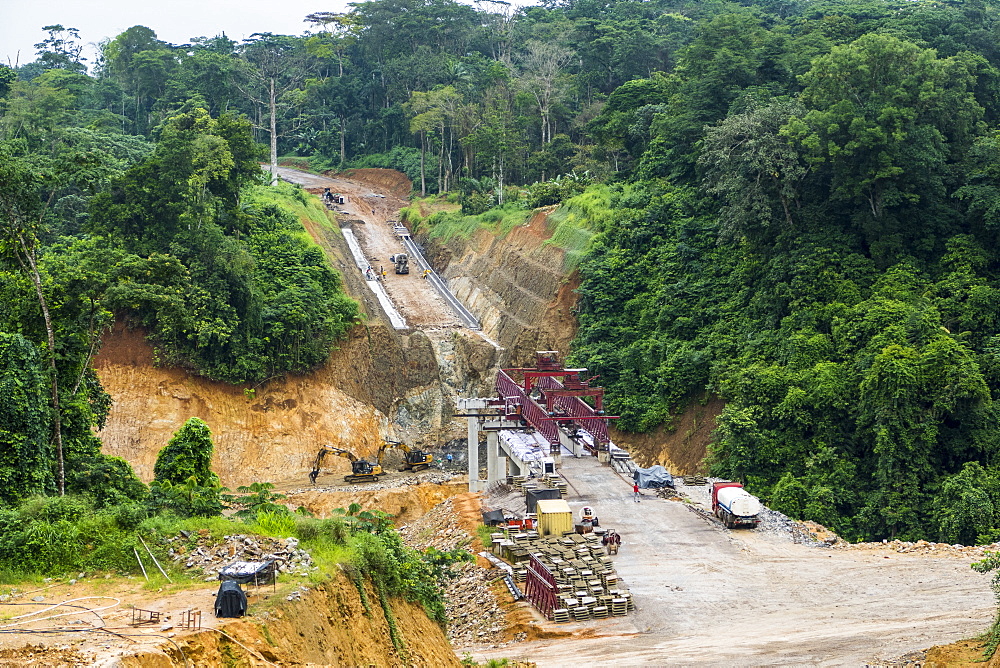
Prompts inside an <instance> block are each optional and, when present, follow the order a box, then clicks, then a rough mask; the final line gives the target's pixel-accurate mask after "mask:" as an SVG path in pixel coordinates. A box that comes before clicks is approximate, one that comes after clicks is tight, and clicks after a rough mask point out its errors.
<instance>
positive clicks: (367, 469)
mask: <svg viewBox="0 0 1000 668" xmlns="http://www.w3.org/2000/svg"><path fill="white" fill-rule="evenodd" d="M327 453H332V454H334V455H337V456H338V457H345V458H347V459H348V460H350V462H351V474H350V475H346V476H344V482H376V481H378V477H379V476H380V475H382V466H381V464H379V460H380V459H381V457H382V451H381V450H379V456H378V458H376V460H375V463H374V464H372V463H371V462H369V461H367V460H365V459H359V458H358V457H357V455H355V454H354V453H353V452H351V451H350V450H344V449H343V448H335V447H333V446H332V445H324V446H323V449H322V450H320V451H319V452H318V453H317V454H316V460H315V461H314V462H313V467H312V471H311V472H310V473H309V480H310V482H312V484H314V485H315V484H316V478H318V477H319V470H320V466H321V465H322V463H323V458H324V457H326V455H327Z"/></svg>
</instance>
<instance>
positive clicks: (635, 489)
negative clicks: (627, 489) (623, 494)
mask: <svg viewBox="0 0 1000 668" xmlns="http://www.w3.org/2000/svg"><path fill="white" fill-rule="evenodd" d="M632 495H633V498H635V502H636V503H639V497H640V496H641V495H640V494H639V483H637V482H636V483H632Z"/></svg>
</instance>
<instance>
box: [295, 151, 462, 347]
mask: <svg viewBox="0 0 1000 668" xmlns="http://www.w3.org/2000/svg"><path fill="white" fill-rule="evenodd" d="M279 174H280V176H281V178H282V179H284V180H286V181H290V182H292V183H298V184H299V185H301V186H302V187H304V188H305V189H306V190H308V191H309V192H313V193H316V194H321V193H322V192H323V190H324V188H330V191H331V192H333V193H337V194H340V195H343V196H344V197H345V198H346V202H345V204H343V205H338V206H337V209H338V210H339V211H342V212H343V213H340V214H338V216H337V218H338V221H339V223H340V225H341V227H348V228H350V229H351V230H352V231H353V232H354V234H355V236H356V237H357V239H358V243H359V244H360V245H361V249H362V250H363V251H364V253H365V257H366V258H367V260H368V263H369V264H370V265H371V266H372V269H373V270H374V271H375V272H376V274H379V273H381V271H382V270H385V276H384V278H383V279H382V281H383V284H384V285H385V290H386V293H388V295H389V298H390V299H392V302H393V305H394V306H395V307H396V309H397V310H398V311H399V312H400V314H402V316H403V317H404V318H405V319H406V324H407V326H409V327H410V328H413V329H422V330H424V331H428V330H434V329H441V328H449V329H453V328H458V327H461V322H460V321H459V320H458V318H457V317H456V316H455V314H454V313H453V312H452V310H451V309H450V308H449V307H448V305H447V304H446V303H445V301H444V300H443V299H442V298H441V296H440V295H439V294H438V293H437V292H436V291H435V290H434V288H433V287H432V286H431V285H430V284H429V283H428V282H427V281H425V280H423V278H422V273H421V267H420V266H419V265H417V264H416V263H415V262H413V261H412V258H411V262H410V273H409V274H396V273H395V272H394V271H393V267H392V263H391V262H389V256H391V255H395V254H396V253H402V252H404V251H405V249H404V248H403V244H402V242H401V241H400V240H399V238H398V237H397V236H396V235H395V234H394V233H393V230H392V223H391V222H390V221H392V222H395V221H397V220H398V216H399V209H400V208H401V207H404V206H406V205H407V204H408V202H407V201H406V200H405V199H404V197H405V196H406V195H408V194H409V182H408V181H405V177H402V175H401V174H400V173H399V172H394V171H392V170H387V169H362V170H353V171H351V172H350V173H349V175H350V178H349V179H345V178H340V177H331V176H319V175H316V174H308V173H306V172H300V171H298V170H295V169H288V168H285V167H282V168H279ZM400 177H402V179H403V181H405V183H404V182H402V181H400ZM309 232H310V234H312V235H313V237H314V238H315V239H316V241H317V242H318V243H320V245H323V239H322V235H321V234H320V233H318V231H316V230H309ZM344 271H351V272H357V274H358V275H359V277H360V276H361V272H360V270H359V269H357V267H355V266H354V265H353V264H351V265H350V266H349V267H347V268H345V269H344ZM370 315H374V314H370Z"/></svg>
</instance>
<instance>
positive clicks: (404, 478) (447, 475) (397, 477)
mask: <svg viewBox="0 0 1000 668" xmlns="http://www.w3.org/2000/svg"><path fill="white" fill-rule="evenodd" d="M464 475H465V474H459V473H452V472H449V471H440V470H437V469H433V468H432V469H427V470H425V471H420V472H419V473H398V472H396V473H390V474H387V475H386V476H385V477H382V476H379V477H380V480H379V481H378V482H355V483H344V482H341V483H339V484H336V485H324V484H319V485H315V486H306V487H298V488H296V489H292V490H289V491H287V492H285V494H287V495H288V496H291V495H293V494H301V493H303V492H354V491H357V490H359V489H360V490H364V491H366V492H368V491H375V490H379V489H395V488H397V487H407V486H409V485H443V484H445V483H449V482H451V481H452V480H455V479H456V478H459V477H464ZM324 477H327V478H328V476H324ZM335 480H338V481H342V480H343V477H342V476H337V477H336V478H335ZM320 481H321V482H322V478H320Z"/></svg>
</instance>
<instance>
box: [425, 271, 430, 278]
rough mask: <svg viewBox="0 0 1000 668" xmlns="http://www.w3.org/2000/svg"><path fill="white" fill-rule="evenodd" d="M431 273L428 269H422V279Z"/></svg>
mask: <svg viewBox="0 0 1000 668" xmlns="http://www.w3.org/2000/svg"><path fill="white" fill-rule="evenodd" d="M430 273H431V270H430V269H424V278H427V277H428V276H429V275H430Z"/></svg>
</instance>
